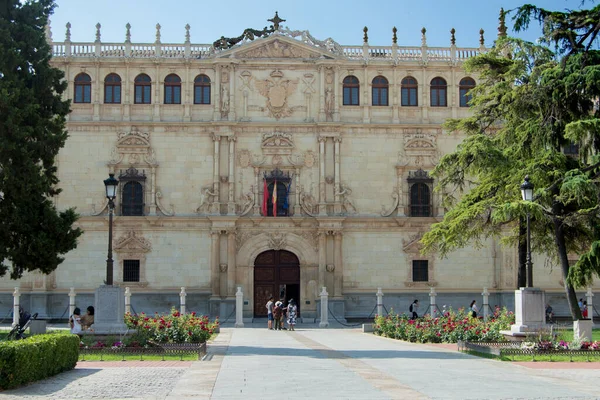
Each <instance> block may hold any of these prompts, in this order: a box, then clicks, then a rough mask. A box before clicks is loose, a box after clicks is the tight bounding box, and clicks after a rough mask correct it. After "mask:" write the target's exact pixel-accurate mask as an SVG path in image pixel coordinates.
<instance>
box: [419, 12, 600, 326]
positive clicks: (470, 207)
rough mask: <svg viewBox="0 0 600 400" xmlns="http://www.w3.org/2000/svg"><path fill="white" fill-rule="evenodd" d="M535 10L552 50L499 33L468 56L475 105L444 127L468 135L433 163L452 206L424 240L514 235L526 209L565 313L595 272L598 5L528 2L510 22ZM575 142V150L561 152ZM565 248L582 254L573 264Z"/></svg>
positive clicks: (439, 247)
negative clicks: (568, 8)
mask: <svg viewBox="0 0 600 400" xmlns="http://www.w3.org/2000/svg"><path fill="white" fill-rule="evenodd" d="M532 17H533V18H536V19H538V20H539V21H540V22H541V23H542V24H543V27H544V39H545V42H546V43H554V44H555V48H556V50H557V53H558V56H557V55H556V54H554V53H553V52H552V51H551V50H550V49H549V48H548V47H545V46H538V45H534V44H532V43H527V42H524V41H521V40H518V39H510V38H504V37H501V38H499V40H498V41H497V42H496V44H495V46H494V48H492V49H491V50H490V52H489V53H487V54H483V55H480V56H478V57H475V58H473V59H470V60H468V61H467V62H466V65H465V68H466V69H467V70H468V71H471V72H476V73H478V74H479V75H480V79H479V82H478V86H477V87H476V88H475V89H473V90H472V95H473V99H472V102H471V106H472V109H473V115H472V116H471V117H468V118H464V119H460V120H450V121H447V123H446V128H448V129H449V130H451V131H454V130H459V131H461V132H464V133H465V134H466V135H467V138H466V139H465V140H464V142H463V143H462V144H461V145H460V146H459V147H458V149H457V151H456V152H454V153H452V154H448V155H446V156H444V157H443V158H442V159H441V160H440V163H439V165H438V166H437V167H436V168H435V170H434V175H436V176H437V177H438V178H439V188H440V189H441V190H443V191H444V192H445V196H444V197H445V203H446V205H447V206H448V208H449V209H450V210H449V211H448V213H447V214H446V215H445V216H444V220H443V221H442V222H440V223H438V224H434V225H433V226H432V228H431V230H430V231H429V232H428V233H426V234H425V235H424V237H423V240H422V241H423V244H424V245H425V250H426V251H439V252H440V253H442V254H445V253H448V252H450V251H452V250H454V249H456V248H460V247H464V246H466V245H469V244H473V243H474V244H475V245H476V246H480V245H483V241H484V240H485V239H487V238H489V237H493V236H499V237H502V238H503V241H504V242H505V243H511V244H515V243H517V242H518V241H519V239H521V240H522V235H523V232H522V231H520V230H519V220H520V219H522V218H523V217H524V216H525V215H526V213H527V212H529V213H530V214H531V215H532V224H531V235H532V247H533V249H534V251H536V252H538V253H542V254H546V255H549V256H550V257H552V258H553V259H554V260H555V262H556V263H557V264H558V265H559V266H560V269H561V272H562V276H563V281H564V289H565V293H566V295H567V300H568V303H569V307H570V310H571V315H572V317H573V318H574V319H581V311H580V309H579V307H578V306H577V298H576V295H575V288H576V287H581V286H583V285H586V284H588V283H589V282H590V281H591V279H592V276H593V275H594V274H596V275H600V268H599V263H598V260H599V259H600V243H599V239H600V237H599V235H598V234H599V232H600V230H599V229H598V228H599V227H600V205H599V204H600V185H599V180H600V123H599V121H600V120H599V118H600V111H599V110H598V107H597V106H596V105H595V103H596V102H597V101H598V99H600V52H599V51H598V50H596V49H594V47H593V43H595V41H596V33H597V30H598V28H599V27H600V18H599V17H600V13H599V9H598V7H596V8H594V9H592V10H583V11H572V12H565V13H556V12H550V11H547V10H543V9H539V8H536V7H534V6H530V5H526V6H523V7H521V8H520V9H518V10H517V14H516V19H515V21H516V27H517V28H518V29H523V28H526V26H527V24H528V23H529V20H530V18H532ZM560 56H562V58H561V57H560ZM573 143H574V144H576V145H578V148H579V153H578V154H576V155H575V156H572V155H567V154H565V153H564V148H565V146H570V145H571V144H573ZM525 175H529V176H530V177H531V182H532V183H534V184H535V188H536V191H535V201H533V202H525V201H522V200H521V199H520V197H521V196H520V192H519V189H520V188H519V187H520V184H521V182H522V181H523V179H524V177H525ZM463 190H464V191H465V193H464V194H463V195H462V196H456V197H455V196H452V195H453V194H454V193H456V192H457V191H458V192H460V191H463ZM507 233H508V235H507ZM570 254H577V255H581V254H583V256H582V257H581V258H580V260H579V262H578V263H577V264H576V265H575V266H570V265H569V255H570Z"/></svg>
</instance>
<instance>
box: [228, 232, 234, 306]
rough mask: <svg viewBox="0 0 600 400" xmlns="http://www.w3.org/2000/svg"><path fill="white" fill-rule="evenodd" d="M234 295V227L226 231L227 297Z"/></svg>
mask: <svg viewBox="0 0 600 400" xmlns="http://www.w3.org/2000/svg"><path fill="white" fill-rule="evenodd" d="M230 296H235V229H231V230H228V231H227V297H230Z"/></svg>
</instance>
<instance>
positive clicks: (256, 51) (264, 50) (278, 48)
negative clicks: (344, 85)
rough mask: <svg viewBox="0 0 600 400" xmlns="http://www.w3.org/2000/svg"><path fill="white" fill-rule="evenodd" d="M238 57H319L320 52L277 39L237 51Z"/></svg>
mask: <svg viewBox="0 0 600 400" xmlns="http://www.w3.org/2000/svg"><path fill="white" fill-rule="evenodd" d="M235 56H236V58H319V57H320V56H321V54H320V53H317V52H313V51H310V50H308V49H304V48H302V47H300V46H294V45H292V44H289V43H285V42H283V41H281V40H278V39H275V40H274V41H272V42H270V43H266V44H265V45H263V46H258V47H255V48H253V49H250V50H248V51H244V52H238V53H236V55H235Z"/></svg>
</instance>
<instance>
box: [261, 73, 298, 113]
mask: <svg viewBox="0 0 600 400" xmlns="http://www.w3.org/2000/svg"><path fill="white" fill-rule="evenodd" d="M255 85H256V88H257V89H258V92H259V93H260V94H261V95H263V96H264V97H266V98H267V109H268V110H269V113H270V115H271V116H272V117H275V119H280V118H282V117H289V116H290V115H291V114H292V109H291V108H290V107H289V106H288V97H289V96H291V95H292V94H293V93H294V92H295V91H296V88H297V87H298V79H296V80H291V79H284V78H283V72H281V71H280V70H275V71H273V72H272V73H271V78H267V79H265V80H262V81H257V82H256V83H255Z"/></svg>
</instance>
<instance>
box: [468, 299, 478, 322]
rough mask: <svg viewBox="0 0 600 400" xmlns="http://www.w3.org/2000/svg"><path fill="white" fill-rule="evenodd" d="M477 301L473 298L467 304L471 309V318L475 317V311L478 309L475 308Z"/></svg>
mask: <svg viewBox="0 0 600 400" xmlns="http://www.w3.org/2000/svg"><path fill="white" fill-rule="evenodd" d="M475 303H477V302H476V301H475V300H473V301H472V302H471V305H469V310H470V311H471V315H472V316H473V318H477V312H478V311H479V309H478V308H477V304H475Z"/></svg>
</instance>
